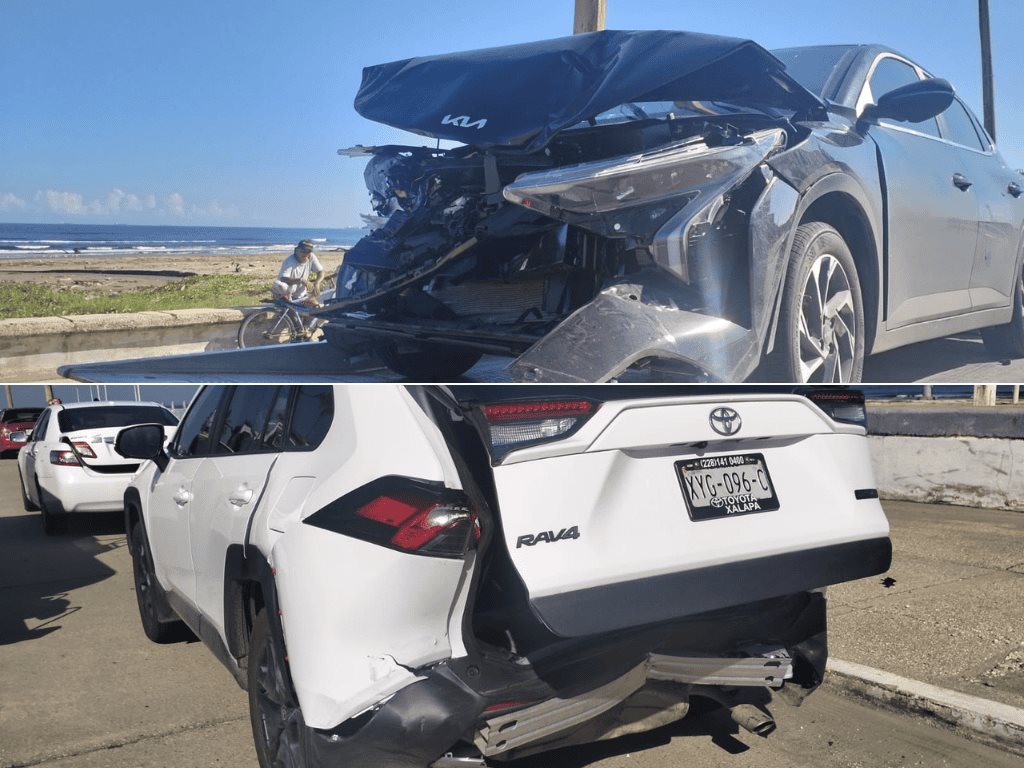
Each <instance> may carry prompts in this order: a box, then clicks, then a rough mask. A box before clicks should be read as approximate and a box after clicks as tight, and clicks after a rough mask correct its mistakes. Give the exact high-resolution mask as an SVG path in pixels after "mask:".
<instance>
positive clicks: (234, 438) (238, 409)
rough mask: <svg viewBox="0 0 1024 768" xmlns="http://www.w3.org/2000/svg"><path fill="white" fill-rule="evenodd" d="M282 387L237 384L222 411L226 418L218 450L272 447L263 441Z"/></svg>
mask: <svg viewBox="0 0 1024 768" xmlns="http://www.w3.org/2000/svg"><path fill="white" fill-rule="evenodd" d="M278 389H279V387H271V386H260V385H258V384H254V385H249V386H243V387H235V388H234V390H233V392H232V393H231V396H230V398H229V400H228V402H227V404H226V405H225V406H224V408H222V409H221V410H222V411H223V412H224V419H223V421H222V423H221V427H220V438H219V439H218V440H217V448H216V452H217V453H229V454H230V453H254V452H256V451H265V450H270V449H269V448H267V447H266V446H265V445H264V443H263V434H264V428H265V427H266V425H267V418H268V416H269V415H270V411H271V409H272V408H273V406H274V403H275V402H276V401H277V392H278Z"/></svg>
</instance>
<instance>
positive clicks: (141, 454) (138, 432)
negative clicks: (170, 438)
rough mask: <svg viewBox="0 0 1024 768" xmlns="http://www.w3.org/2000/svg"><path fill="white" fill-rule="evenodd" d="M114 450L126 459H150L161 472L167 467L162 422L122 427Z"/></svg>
mask: <svg viewBox="0 0 1024 768" xmlns="http://www.w3.org/2000/svg"><path fill="white" fill-rule="evenodd" d="M114 450H115V451H117V452H118V454H120V455H121V456H124V458H126V459H150V460H152V461H153V462H154V463H155V464H156V465H157V466H158V467H160V471H161V472H162V471H163V470H165V469H166V468H167V464H168V458H167V454H166V453H165V452H164V427H163V425H162V424H139V425H137V426H134V427H126V428H125V429H122V430H121V431H120V432H118V433H117V439H116V440H115V441H114Z"/></svg>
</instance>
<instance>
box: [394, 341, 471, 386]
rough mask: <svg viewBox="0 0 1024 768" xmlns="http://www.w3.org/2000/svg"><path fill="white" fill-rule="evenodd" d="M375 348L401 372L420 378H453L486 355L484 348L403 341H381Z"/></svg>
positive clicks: (430, 379) (396, 370) (404, 374)
mask: <svg viewBox="0 0 1024 768" xmlns="http://www.w3.org/2000/svg"><path fill="white" fill-rule="evenodd" d="M374 352H376V353H377V356H378V357H379V358H380V359H381V362H383V363H384V365H386V366H387V367H388V368H390V369H391V370H392V371H394V372H395V373H397V374H398V375H399V376H403V377H405V378H407V379H410V380H412V381H418V382H442V383H443V382H446V381H453V380H455V379H457V378H459V377H460V376H461V375H462V374H464V373H465V372H466V371H468V370H469V369H470V368H472V367H473V366H474V365H476V364H477V363H478V362H479V361H480V358H481V357H483V353H482V352H474V351H473V350H462V349H449V348H445V347H440V346H433V345H431V346H427V345H422V346H412V345H406V344H403V343H401V342H398V343H387V344H381V345H380V346H378V347H376V348H375V349H374Z"/></svg>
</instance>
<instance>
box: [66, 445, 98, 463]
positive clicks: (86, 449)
mask: <svg viewBox="0 0 1024 768" xmlns="http://www.w3.org/2000/svg"><path fill="white" fill-rule="evenodd" d="M71 444H72V445H73V446H75V450H76V451H78V455H79V456H81V457H82V458H83V459H95V458H96V453H95V452H94V451H93V449H92V448H91V447H90V446H89V444H88V443H80V442H78V441H74V442H72V443H71Z"/></svg>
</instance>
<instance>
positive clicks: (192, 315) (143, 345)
mask: <svg viewBox="0 0 1024 768" xmlns="http://www.w3.org/2000/svg"><path fill="white" fill-rule="evenodd" d="M243 316H244V315H243V313H242V312H241V311H240V310H237V309H183V310H174V311H168V312H133V313H127V314H110V315H73V316H67V317H30V318H19V319H9V320H0V378H2V379H3V380H4V381H7V382H17V381H54V380H57V379H58V376H57V367H58V366H61V365H68V364H71V363H86V362H97V361H103V360H126V359H131V358H136V357H151V356H157V355H175V354H184V353H188V352H204V351H208V350H215V349H231V348H233V347H234V346H235V339H236V335H237V333H238V324H239V323H240V322H241V320H242V317H243Z"/></svg>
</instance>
